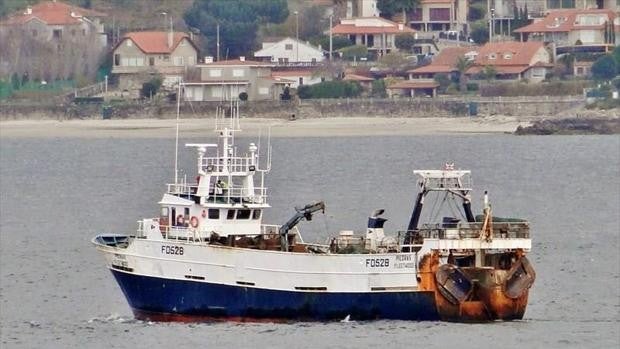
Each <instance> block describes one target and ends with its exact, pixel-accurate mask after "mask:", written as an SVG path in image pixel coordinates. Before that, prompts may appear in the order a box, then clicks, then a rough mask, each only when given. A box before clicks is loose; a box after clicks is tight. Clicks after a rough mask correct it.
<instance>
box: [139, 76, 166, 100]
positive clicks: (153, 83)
mask: <svg viewBox="0 0 620 349" xmlns="http://www.w3.org/2000/svg"><path fill="white" fill-rule="evenodd" d="M163 81H164V80H163V79H162V78H161V77H160V76H156V77H154V78H152V79H151V80H149V81H147V82H145V83H144V84H142V89H141V90H140V96H142V97H144V98H150V97H152V96H155V95H156V94H157V92H158V91H159V88H160V87H161V84H162V82H163Z"/></svg>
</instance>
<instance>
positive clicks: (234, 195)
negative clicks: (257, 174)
mask: <svg viewBox="0 0 620 349" xmlns="http://www.w3.org/2000/svg"><path fill="white" fill-rule="evenodd" d="M166 186H167V189H166V190H167V193H168V194H172V195H178V196H180V197H183V196H184V197H186V198H188V199H190V198H191V197H192V195H195V194H196V193H197V191H198V185H197V184H187V183H177V184H175V183H170V184H167V185H166ZM266 200H267V188H266V187H254V190H253V192H252V193H250V192H248V189H247V188H245V187H244V186H242V185H230V186H229V187H228V188H218V187H217V186H215V187H211V188H209V195H208V198H207V202H216V203H231V202H235V203H240V202H245V203H254V204H261V203H264V202H266Z"/></svg>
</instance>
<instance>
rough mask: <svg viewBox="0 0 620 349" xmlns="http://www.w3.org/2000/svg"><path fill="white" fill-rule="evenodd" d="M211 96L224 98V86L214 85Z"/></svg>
mask: <svg viewBox="0 0 620 349" xmlns="http://www.w3.org/2000/svg"><path fill="white" fill-rule="evenodd" d="M211 97H216V98H222V86H213V87H212V88H211Z"/></svg>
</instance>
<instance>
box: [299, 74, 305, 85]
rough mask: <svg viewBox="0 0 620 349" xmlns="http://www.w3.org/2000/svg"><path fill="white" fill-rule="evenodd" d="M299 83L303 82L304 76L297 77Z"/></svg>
mask: <svg viewBox="0 0 620 349" xmlns="http://www.w3.org/2000/svg"><path fill="white" fill-rule="evenodd" d="M299 84H300V85H303V84H304V78H303V77H302V76H300V77H299Z"/></svg>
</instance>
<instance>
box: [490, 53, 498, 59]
mask: <svg viewBox="0 0 620 349" xmlns="http://www.w3.org/2000/svg"><path fill="white" fill-rule="evenodd" d="M496 58H497V55H496V54H495V53H490V54H489V59H496Z"/></svg>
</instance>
